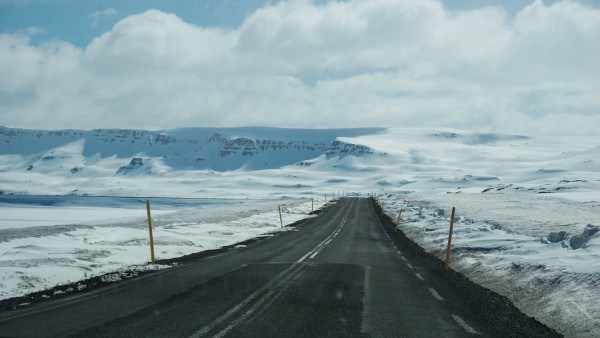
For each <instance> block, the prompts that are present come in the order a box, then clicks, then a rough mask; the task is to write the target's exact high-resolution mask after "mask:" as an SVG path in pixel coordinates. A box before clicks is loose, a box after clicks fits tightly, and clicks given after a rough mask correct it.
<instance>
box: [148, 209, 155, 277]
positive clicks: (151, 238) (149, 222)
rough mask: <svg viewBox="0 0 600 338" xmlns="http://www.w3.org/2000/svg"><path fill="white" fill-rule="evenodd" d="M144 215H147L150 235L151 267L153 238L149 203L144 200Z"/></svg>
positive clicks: (153, 260)
mask: <svg viewBox="0 0 600 338" xmlns="http://www.w3.org/2000/svg"><path fill="white" fill-rule="evenodd" d="M146 213H147V214H148V231H149V233H150V259H151V260H152V265H154V264H155V262H156V261H155V259H154V237H153V236H152V217H151V216H150V201H149V200H146Z"/></svg>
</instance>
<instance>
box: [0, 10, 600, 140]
mask: <svg viewBox="0 0 600 338" xmlns="http://www.w3.org/2000/svg"><path fill="white" fill-rule="evenodd" d="M597 41H600V10H598V9H593V8H589V7H585V6H583V5H580V4H577V3H574V2H560V3H556V4H553V5H544V4H543V3H542V2H541V1H536V2H534V3H532V4H531V5H529V6H527V7H525V8H524V9H523V10H521V11H520V12H519V13H517V15H516V16H510V15H509V14H508V13H507V12H506V11H505V10H504V9H503V8H501V7H483V8H480V9H477V10H470V11H462V12H453V11H449V10H447V9H445V8H444V7H443V6H442V4H441V3H439V2H437V1H430V0H413V1H411V0H404V1H398V0H368V1H367V0H353V1H345V2H329V3H327V4H324V5H315V4H313V3H311V2H309V1H287V2H279V3H276V4H274V5H269V6H266V7H264V8H262V9H260V10H258V11H256V12H255V13H253V14H252V15H250V16H249V17H248V18H247V19H246V20H245V22H244V23H243V24H242V25H241V26H240V27H238V28H237V29H217V28H204V27H198V26H195V25H192V24H189V23H186V22H184V21H182V20H181V19H180V18H179V17H177V16H175V15H173V14H167V13H163V12H160V11H157V10H150V11H147V12H145V13H141V14H138V15H133V16H130V17H127V18H125V19H123V20H121V21H119V22H118V23H117V24H116V25H115V26H114V27H113V29H112V30H111V31H109V32H107V33H105V34H103V35H101V36H99V37H97V38H96V39H94V40H93V41H92V42H91V43H90V44H89V45H88V46H87V47H86V48H85V49H84V50H81V49H78V48H76V47H74V46H72V45H70V44H67V43H60V42H51V43H45V44H42V45H39V46H37V45H33V44H31V43H30V42H29V40H28V38H27V37H24V36H19V35H14V34H13V35H11V34H3V35H1V36H0V75H1V76H0V98H2V100H0V112H1V115H0V116H1V119H2V121H0V124H6V125H13V126H22V127H35V128H39V127H41V128H65V127H73V128H95V127H139V128H148V127H150V128H152V127H179V126H208V125H211V126H235V125H238V126H239V125H269V126H286V127H315V126H316V127H352V126H365V125H369V126H449V127H456V128H467V129H469V128H475V129H489V130H516V131H522V132H525V131H531V132H540V131H548V132H559V131H561V130H563V129H564V130H566V132H572V133H577V132H587V133H591V134H593V133H595V132H596V131H594V130H592V128H590V125H600V95H599V94H600V64H599V63H598V62H597V56H598V55H600V44H598V43H597ZM7 79H11V80H7ZM12 79H16V80H12ZM48 117H51V118H48ZM565 121H567V122H565Z"/></svg>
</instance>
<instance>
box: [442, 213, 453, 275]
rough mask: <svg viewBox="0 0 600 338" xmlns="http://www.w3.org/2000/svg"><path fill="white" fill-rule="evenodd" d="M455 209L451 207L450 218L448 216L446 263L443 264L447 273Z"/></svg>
mask: <svg viewBox="0 0 600 338" xmlns="http://www.w3.org/2000/svg"><path fill="white" fill-rule="evenodd" d="M455 211H456V208H455V207H452V216H450V233H449V234H448V248H447V249H446V263H445V264H444V270H445V271H448V268H449V267H450V246H451V245H452V229H454V212H455Z"/></svg>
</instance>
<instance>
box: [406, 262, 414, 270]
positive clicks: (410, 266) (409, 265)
mask: <svg viewBox="0 0 600 338" xmlns="http://www.w3.org/2000/svg"><path fill="white" fill-rule="evenodd" d="M406 266H408V268H409V269H414V268H413V266H412V265H411V264H410V263H406Z"/></svg>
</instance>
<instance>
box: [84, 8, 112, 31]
mask: <svg viewBox="0 0 600 338" xmlns="http://www.w3.org/2000/svg"><path fill="white" fill-rule="evenodd" d="M115 15H117V10H116V9H114V8H103V9H99V10H97V11H95V12H94V13H92V14H90V18H91V19H92V27H95V26H97V25H98V23H100V21H102V20H103V19H104V18H108V17H111V16H115Z"/></svg>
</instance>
